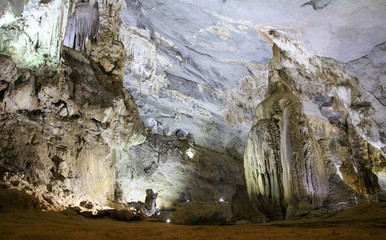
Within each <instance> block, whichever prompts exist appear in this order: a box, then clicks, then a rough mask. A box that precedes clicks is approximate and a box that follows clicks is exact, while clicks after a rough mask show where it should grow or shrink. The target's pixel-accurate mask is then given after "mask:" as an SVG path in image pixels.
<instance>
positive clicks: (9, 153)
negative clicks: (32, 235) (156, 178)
mask: <svg viewBox="0 0 386 240" xmlns="http://www.w3.org/2000/svg"><path fill="white" fill-rule="evenodd" d="M32 3H33V2H31V4H32ZM54 3H55V1H51V2H49V3H47V4H45V3H38V4H39V7H40V8H37V9H38V10H39V13H40V14H41V15H42V16H47V15H55V14H54V13H53V12H52V11H51V9H50V8H49V7H50V6H51V5H50V4H54ZM70 3H71V2H70V1H68V2H66V4H67V5H66V6H65V9H64V10H65V11H66V12H68V11H69V12H71V9H70V5H68V4H70ZM63 4H64V3H63ZM98 6H99V10H100V11H103V13H101V14H100V18H99V19H100V21H101V22H100V27H99V33H98V34H99V41H98V42H93V43H91V39H89V40H87V39H86V42H87V46H88V50H87V51H84V52H78V51H75V50H73V49H71V48H66V47H64V48H61V47H60V46H61V42H62V40H63V37H64V33H65V31H64V30H63V29H65V28H66V22H67V17H68V16H67V15H66V14H59V17H62V18H61V21H56V22H51V24H53V25H54V26H55V27H54V30H52V32H55V33H57V32H60V34H61V35H60V36H55V41H52V42H51V43H50V44H48V45H47V46H46V45H44V46H45V47H46V48H47V49H49V48H55V50H56V51H57V54H58V56H56V55H55V57H57V58H58V59H59V55H60V56H61V59H62V60H61V62H58V61H57V62H56V64H55V67H53V65H50V64H47V62H45V63H41V62H40V63H39V62H38V63H36V64H37V66H38V67H40V68H41V69H35V68H34V67H33V66H30V65H25V64H24V63H20V61H19V58H25V59H24V60H25V63H27V61H28V58H29V55H28V54H24V55H20V54H16V53H14V52H9V51H8V48H6V49H2V51H1V53H2V54H6V55H11V56H10V57H8V56H5V55H1V59H0V61H1V64H0V65H1V68H2V69H1V70H2V71H1V75H0V82H1V90H0V91H1V92H0V93H1V98H0V101H1V104H0V106H1V113H0V115H1V131H2V133H4V134H2V135H1V143H2V144H1V146H2V150H1V156H0V159H1V161H0V166H1V172H0V174H1V181H2V183H3V184H5V185H7V186H8V187H11V188H16V189H19V190H24V191H27V192H28V193H30V194H34V195H36V196H38V197H39V198H40V200H41V201H42V202H43V203H45V205H46V207H47V208H49V209H61V208H63V207H65V206H68V205H79V203H80V202H81V201H86V200H87V201H91V202H94V203H95V204H101V205H106V204H107V205H111V204H112V203H113V202H116V201H117V198H116V190H117V176H116V174H117V170H116V166H115V163H116V162H117V161H119V159H117V157H116V153H117V152H118V153H119V152H122V153H121V154H120V155H121V156H122V155H123V156H124V155H125V154H127V153H125V152H126V151H127V149H128V148H129V147H130V146H131V145H133V144H136V143H140V142H142V141H144V139H145V138H144V136H143V124H142V122H141V120H140V118H139V112H138V108H137V105H136V104H135V101H134V99H133V98H132V96H131V95H130V93H129V92H127V91H126V90H125V89H124V88H123V84H122V82H123V79H122V71H123V64H122V63H123V62H124V57H125V55H124V54H123V45H122V44H121V43H120V42H119V41H118V40H117V39H118V38H117V32H118V25H119V14H117V13H118V12H119V11H120V9H121V7H122V2H115V1H99V2H98ZM51 7H52V6H51ZM74 7H75V6H74ZM28 9H29V8H28V6H25V7H24V11H25V13H24V14H26V16H27V18H28V19H29V18H33V17H31V16H29V15H28V14H29V13H30V12H29V10H28ZM76 9H77V8H75V11H76ZM62 10H63V9H62ZM64 10H63V11H64ZM117 16H118V17H117ZM32 20H33V19H32ZM32 20H31V21H32ZM43 20H44V21H49V20H48V19H44V18H42V21H43ZM51 21H53V20H52V19H51ZM16 22H17V21H14V22H12V24H15V23H16ZM8 27H10V25H3V26H2V27H1V30H2V31H7V29H8ZM39 27H40V28H44V27H45V25H44V24H41V25H40V26H39ZM70 27H71V26H70ZM8 32H9V31H8ZM20 34H24V32H20ZM2 36H7V35H2ZM32 40H34V39H32ZM35 40H36V41H39V39H35ZM18 41H19V39H18V38H14V39H12V41H11V40H10V42H11V44H17V42H18ZM57 42H59V45H57V44H56V43H57ZM30 45H33V43H26V46H30ZM44 46H43V45H42V49H40V48H36V49H34V51H33V54H40V52H41V51H44V49H45V48H43V47H44ZM113 50H115V51H113ZM39 64H40V65H39Z"/></svg>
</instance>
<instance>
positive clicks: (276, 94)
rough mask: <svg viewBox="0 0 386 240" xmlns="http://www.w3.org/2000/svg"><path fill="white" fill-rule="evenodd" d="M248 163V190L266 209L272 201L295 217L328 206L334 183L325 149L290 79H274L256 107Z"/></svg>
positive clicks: (246, 166)
mask: <svg viewBox="0 0 386 240" xmlns="http://www.w3.org/2000/svg"><path fill="white" fill-rule="evenodd" d="M244 167H245V173H246V181H247V188H248V193H249V195H250V197H251V198H252V199H256V200H257V201H261V202H262V204H261V209H264V208H265V204H270V205H272V207H274V208H275V207H276V209H279V210H280V213H281V211H282V209H285V214H286V217H287V218H293V217H294V216H295V214H296V211H304V210H306V211H307V210H310V209H314V208H319V207H322V206H323V200H324V199H325V198H326V197H327V195H328V181H327V176H326V172H325V169H324V165H323V159H322V157H321V153H320V149H319V146H318V143H317V142H316V140H315V138H314V136H313V133H312V129H311V127H310V125H309V123H308V120H307V117H306V116H305V115H304V112H303V106H302V104H301V102H300V100H299V99H298V98H297V97H296V96H295V95H293V94H292V93H291V90H290V88H289V87H288V86H287V85H286V84H285V83H284V82H281V81H278V82H273V83H271V86H270V88H269V96H268V97H267V98H266V99H265V100H264V101H263V102H261V103H260V104H259V106H258V107H257V109H256V119H255V124H254V126H253V127H252V129H251V132H250V135H249V137H248V140H247V144H246V149H245V156H244ZM260 198H261V199H262V200H260ZM283 212H284V210H283ZM268 213H269V212H268ZM269 214H278V213H277V212H276V213H275V212H274V213H269Z"/></svg>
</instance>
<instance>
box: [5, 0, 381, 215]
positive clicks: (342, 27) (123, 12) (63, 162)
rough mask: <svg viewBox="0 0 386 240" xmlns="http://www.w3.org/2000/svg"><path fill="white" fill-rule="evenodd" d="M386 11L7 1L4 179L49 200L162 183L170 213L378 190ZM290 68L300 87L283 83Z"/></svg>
mask: <svg viewBox="0 0 386 240" xmlns="http://www.w3.org/2000/svg"><path fill="white" fill-rule="evenodd" d="M385 11H386V6H385V4H384V3H382V2H380V1H375V0H374V1H360V2H358V1H349V0H339V1H338V0H336V1H327V0H325V1H324V0H323V1H322V0H316V1H310V2H306V1H301V0H296V1H292V2H288V1H284V0H280V1H277V2H274V3H273V2H269V1H260V0H259V1H235V0H223V1H220V0H213V1H212V0H211V1H204V0H198V1H188V0H178V1H174V0H166V1H165V0H162V1H161V0H142V1H134V0H127V1H123V0H90V1H76V0H69V1H59V0H40V1H38V0H29V1H27V0H26V1H14V0H12V1H1V2H0V54H1V55H0V120H1V121H0V131H1V133H2V134H1V135H0V148H1V152H0V180H1V183H2V184H3V185H4V186H7V187H10V188H14V189H19V190H23V191H25V192H27V193H29V194H32V195H36V196H37V197H38V199H39V201H40V202H41V204H43V205H44V207H45V208H46V209H63V208H65V207H66V206H68V205H73V206H78V205H81V207H82V208H85V207H84V206H88V205H90V206H91V209H93V210H95V208H103V207H105V205H109V206H115V207H117V208H118V206H120V207H122V206H123V205H122V204H124V203H126V202H132V201H134V202H136V201H144V200H145V197H146V189H153V190H154V193H155V194H158V196H157V207H158V208H159V209H160V211H161V212H162V214H164V213H165V212H169V213H173V212H174V211H175V210H176V209H177V208H178V207H177V206H179V204H181V203H185V202H186V201H188V200H189V201H192V202H199V201H202V202H214V201H218V200H219V199H221V198H222V199H224V200H225V201H226V202H228V203H229V208H230V209H231V211H232V215H233V220H242V219H247V220H250V221H252V222H263V221H266V220H273V219H282V217H283V215H286V216H287V217H291V218H293V217H294V218H300V217H309V216H314V215H318V216H320V215H323V214H326V212H328V211H330V210H332V211H336V210H340V209H341V207H342V206H346V207H348V206H353V205H354V204H355V203H356V202H357V201H367V200H369V201H373V200H374V201H375V200H376V199H377V196H383V195H382V194H383V192H382V191H385V190H386V160H385V150H386V149H385V147H386V137H385V129H386V125H385V120H384V119H385V112H386V109H385V92H384V88H385V62H386V61H385V39H386V35H385V32H386V25H385V24H384V13H385ZM277 80H280V81H283V82H284V83H283V85H285V86H288V88H289V89H291V91H287V92H286V93H283V92H281V91H279V92H276V93H275V91H271V90H272V86H274V82H275V81H277ZM269 89H270V90H269ZM127 90H128V91H127ZM148 117H151V118H153V119H154V120H155V121H156V122H157V128H156V129H155V128H154V130H153V132H152V133H150V132H148V133H146V132H145V131H146V129H145V127H144V126H143V124H142V123H141V119H142V120H143V119H146V118H148ZM177 129H184V130H186V131H187V132H189V135H188V138H187V140H183V141H180V140H178V139H177V138H176V137H175V136H174V132H175V131H176V130H177ZM251 129H252V130H251ZM291 131H293V132H296V134H292V133H293V132H291ZM248 136H249V137H248ZM244 156H245V159H246V162H245V164H244V163H243V158H244ZM279 156H280V157H279ZM265 160H267V161H265ZM278 163H280V166H279V165H278V166H275V164H278ZM303 165H304V166H303ZM281 168H282V169H281ZM244 169H245V171H244ZM255 173H256V174H255ZM257 173H258V174H257ZM262 173H263V174H264V176H263V175H262ZM247 191H249V194H248V192H247ZM250 196H252V197H251V198H250ZM262 196H264V197H262ZM81 202H83V203H87V204H80V203H81ZM88 203H89V204H88ZM82 205H84V206H82ZM102 205H104V206H103V207H102ZM188 205H189V204H188ZM190 205H191V206H194V204H190ZM229 208H227V209H228V210H229ZM315 208H320V209H317V210H313V209H315ZM192 209H193V210H192V211H194V207H192ZM228 210H226V211H228ZM177 211H178V210H177ZM224 211H225V210H224ZM226 215H227V216H228V214H226ZM208 219H212V218H211V217H208ZM213 219H214V218H213Z"/></svg>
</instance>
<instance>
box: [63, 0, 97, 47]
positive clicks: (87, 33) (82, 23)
mask: <svg viewBox="0 0 386 240" xmlns="http://www.w3.org/2000/svg"><path fill="white" fill-rule="evenodd" d="M98 27H99V13H98V3H94V5H93V6H91V5H90V2H88V1H85V0H80V1H78V3H77V4H76V7H75V12H74V13H73V14H72V15H71V17H70V19H69V20H68V25H67V29H66V36H65V38H64V42H63V45H64V46H66V47H69V48H73V49H75V50H77V51H83V50H84V49H85V47H86V44H87V41H88V40H89V39H91V40H93V39H96V37H97V32H98Z"/></svg>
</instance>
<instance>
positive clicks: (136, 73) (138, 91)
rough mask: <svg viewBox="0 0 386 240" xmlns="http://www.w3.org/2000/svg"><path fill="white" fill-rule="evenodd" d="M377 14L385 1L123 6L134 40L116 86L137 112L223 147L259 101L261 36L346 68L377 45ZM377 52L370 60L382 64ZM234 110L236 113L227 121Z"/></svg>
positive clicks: (266, 54)
mask: <svg viewBox="0 0 386 240" xmlns="http://www.w3.org/2000/svg"><path fill="white" fill-rule="evenodd" d="M385 12H386V4H385V2H384V1H349V0H321V1H317V0H316V1H310V2H305V0H303V1H302V0H297V1H274V2H273V1H265V0H246V1H237V0H211V1H207V0H205V1H204V0H195V1H192V0H178V1H175V0H162V1H161V0H142V1H127V8H126V9H125V10H123V11H122V12H121V15H122V19H123V22H124V24H125V25H126V26H127V28H128V30H126V31H129V32H131V33H135V34H136V35H138V36H139V37H138V39H134V40H133V39H131V41H132V43H133V45H135V46H131V49H130V50H129V51H128V55H131V56H132V60H133V61H132V62H131V63H130V64H128V66H127V68H126V72H125V82H124V84H125V87H126V88H127V89H128V90H130V91H131V92H132V93H133V95H134V97H135V98H136V101H137V104H138V105H139V107H140V112H141V114H142V115H147V116H153V117H154V118H156V119H157V120H158V121H160V122H162V124H163V125H164V126H168V127H172V128H178V127H183V128H186V129H188V130H189V131H190V132H191V133H193V135H194V136H195V137H196V138H195V139H196V142H198V143H199V144H200V145H209V146H212V145H216V146H220V147H223V146H225V145H227V144H229V143H228V141H236V142H237V141H239V139H240V138H241V139H244V138H245V136H246V134H247V132H248V131H249V129H250V126H251V120H252V116H251V114H253V113H251V112H250V111H248V110H246V109H248V108H253V107H254V106H255V105H256V104H257V103H258V102H260V101H261V100H262V99H264V95H265V91H266V88H267V81H268V77H267V76H268V71H269V69H268V66H267V65H268V63H269V61H270V59H271V57H272V42H270V39H267V38H266V35H265V36H264V33H263V32H267V31H269V30H275V31H278V32H280V33H282V34H283V35H285V36H286V37H288V38H290V39H292V40H294V41H295V42H296V43H297V44H299V45H301V47H302V49H305V50H306V51H308V52H309V53H311V54H313V55H318V56H322V57H327V58H333V59H336V60H338V61H340V62H343V63H344V64H350V63H353V62H354V63H355V62H356V61H357V60H358V59H362V58H366V56H367V55H368V54H369V53H371V52H372V51H373V48H374V47H375V46H379V45H380V44H382V43H384V42H385V39H386V34H385V33H386V25H385V24H384V23H385V20H386V18H385ZM149 46H152V47H153V49H152V50H149ZM373 55H374V54H373ZM384 55H385V54H384V51H383V52H382V51H381V52H380V53H378V57H376V58H377V59H378V60H379V59H380V60H379V61H378V62H382V63H383V65H382V66H384V62H385V57H384ZM369 61H371V60H369ZM367 65H369V64H367ZM363 66H364V64H357V65H355V64H350V65H349V70H350V73H352V75H353V76H361V77H363V76H364V75H366V74H365V73H364V72H365V71H366V70H365V69H363ZM305 67H306V68H307V66H305ZM378 70H379V69H378ZM378 70H376V71H378ZM367 75H369V74H367ZM381 76H382V74H381ZM251 81H252V82H254V84H255V85H248V84H247V83H248V82H251ZM376 81H378V82H377V84H374V83H373V82H371V83H368V84H367V85H369V88H370V90H373V91H377V90H376V89H378V91H382V89H383V87H384V85H385V81H384V79H383V80H382V79H380V78H378V79H377V80H376ZM364 82H366V80H364ZM365 84H366V83H365ZM370 85H371V86H370ZM379 86H380V87H379ZM245 88H250V89H249V90H253V91H248V89H245ZM371 88H374V89H375V90H374V89H371ZM379 88H381V90H379ZM379 95H384V94H382V93H379ZM303 100H304V106H305V111H306V113H307V114H309V115H313V116H316V117H318V118H322V119H325V118H324V116H323V115H322V114H321V113H320V112H319V109H318V106H317V105H316V104H315V103H314V101H313V100H314V99H303ZM252 102H253V103H252ZM238 108H243V110H242V112H241V116H240V114H238V115H237V116H235V115H236V114H233V115H232V114H229V112H231V113H232V112H233V113H234V112H236V111H239V112H240V110H238ZM227 114H228V118H227V117H226V115H227ZM224 139H227V140H224ZM232 139H233V140H232Z"/></svg>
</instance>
